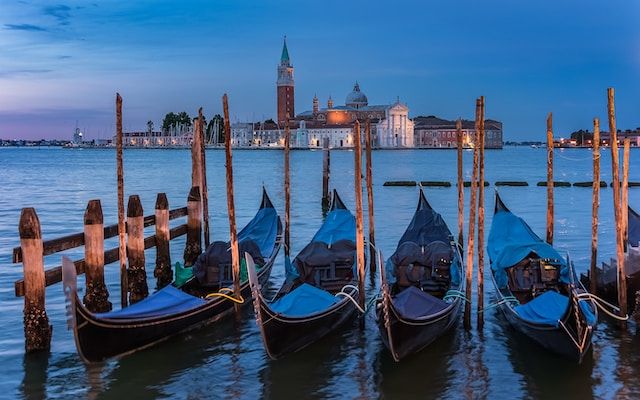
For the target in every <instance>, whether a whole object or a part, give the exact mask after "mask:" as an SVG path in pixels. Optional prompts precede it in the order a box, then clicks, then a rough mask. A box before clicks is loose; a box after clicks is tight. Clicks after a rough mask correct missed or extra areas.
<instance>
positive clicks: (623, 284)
mask: <svg viewBox="0 0 640 400" xmlns="http://www.w3.org/2000/svg"><path fill="white" fill-rule="evenodd" d="M607 100H608V101H607V111H608V117H609V137H610V139H611V172H612V173H611V176H612V178H613V179H612V180H613V187H612V189H613V212H614V217H615V223H616V255H617V264H618V306H619V307H620V315H621V316H625V315H627V276H626V274H625V268H624V242H623V228H624V224H623V222H622V207H621V206H622V203H621V200H620V175H619V169H618V168H619V167H618V135H617V130H616V114H615V105H614V91H613V88H609V89H608V90H607ZM623 324H624V323H623Z"/></svg>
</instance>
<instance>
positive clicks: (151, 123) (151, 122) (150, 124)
mask: <svg viewBox="0 0 640 400" xmlns="http://www.w3.org/2000/svg"><path fill="white" fill-rule="evenodd" d="M147 132H149V134H151V133H153V121H151V120H149V121H147Z"/></svg>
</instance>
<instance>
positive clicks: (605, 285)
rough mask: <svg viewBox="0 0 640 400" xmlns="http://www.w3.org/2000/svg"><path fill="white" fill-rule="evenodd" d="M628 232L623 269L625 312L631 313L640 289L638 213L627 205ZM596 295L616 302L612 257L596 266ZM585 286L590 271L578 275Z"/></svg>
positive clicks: (587, 282) (639, 219) (615, 276)
mask: <svg viewBox="0 0 640 400" xmlns="http://www.w3.org/2000/svg"><path fill="white" fill-rule="evenodd" d="M628 214H629V217H628V223H629V227H628V229H629V234H628V238H627V243H626V245H627V251H626V253H625V257H624V259H625V261H624V270H625V273H626V275H627V313H628V314H632V313H633V312H634V310H635V308H636V293H637V292H638V291H639V290H640V214H638V213H637V212H636V211H635V210H633V209H632V208H631V207H629V212H628ZM595 279H596V293H595V294H596V295H597V296H599V297H601V298H603V299H604V300H606V301H608V302H609V303H612V304H618V269H617V262H616V260H615V259H612V260H611V262H610V263H609V264H607V263H604V262H603V263H602V266H601V267H596V271H595ZM580 280H581V281H582V283H583V284H584V286H586V287H591V276H590V273H589V272H587V273H586V274H581V275H580Z"/></svg>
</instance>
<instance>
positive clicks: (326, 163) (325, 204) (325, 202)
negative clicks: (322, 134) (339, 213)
mask: <svg viewBox="0 0 640 400" xmlns="http://www.w3.org/2000/svg"><path fill="white" fill-rule="evenodd" d="M330 163H331V152H330V150H329V138H324V139H323V140H322V212H323V214H325V213H326V212H327V211H328V210H329V203H330V202H331V199H330V198H329V167H330Z"/></svg>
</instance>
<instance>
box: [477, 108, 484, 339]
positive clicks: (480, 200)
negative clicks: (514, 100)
mask: <svg viewBox="0 0 640 400" xmlns="http://www.w3.org/2000/svg"><path fill="white" fill-rule="evenodd" d="M478 125H479V128H480V129H479V130H478V133H479V134H478V146H479V147H480V149H479V158H480V160H479V166H478V169H479V174H480V176H479V180H478V183H479V186H478V306H477V307H478V308H477V310H478V330H482V328H483V327H484V311H483V310H484V96H480V121H479V124H478Z"/></svg>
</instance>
